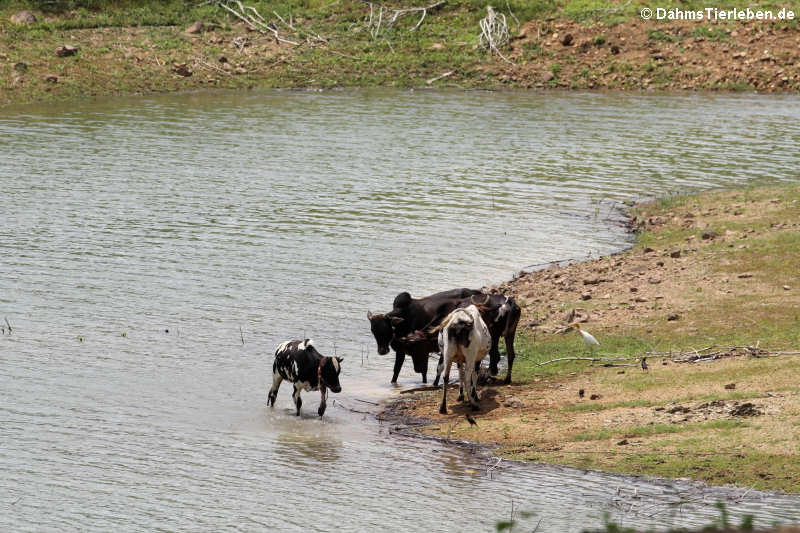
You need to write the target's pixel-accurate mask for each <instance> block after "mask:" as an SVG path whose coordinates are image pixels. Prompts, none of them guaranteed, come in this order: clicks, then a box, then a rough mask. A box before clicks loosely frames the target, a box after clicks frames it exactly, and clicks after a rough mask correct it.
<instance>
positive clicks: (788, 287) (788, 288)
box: [783, 285, 792, 291]
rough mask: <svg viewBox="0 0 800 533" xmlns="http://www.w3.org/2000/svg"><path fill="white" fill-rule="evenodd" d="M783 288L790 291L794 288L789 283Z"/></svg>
mask: <svg viewBox="0 0 800 533" xmlns="http://www.w3.org/2000/svg"><path fill="white" fill-rule="evenodd" d="M783 290H785V291H790V290H792V288H791V287H790V286H788V285H784V286H783Z"/></svg>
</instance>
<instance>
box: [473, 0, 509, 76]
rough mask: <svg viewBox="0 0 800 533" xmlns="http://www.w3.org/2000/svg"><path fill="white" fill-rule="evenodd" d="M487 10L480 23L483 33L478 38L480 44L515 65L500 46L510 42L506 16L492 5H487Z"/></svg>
mask: <svg viewBox="0 0 800 533" xmlns="http://www.w3.org/2000/svg"><path fill="white" fill-rule="evenodd" d="M486 11H487V15H486V17H485V18H483V19H481V21H480V23H479V24H480V27H481V35H480V37H479V38H478V44H479V45H480V46H481V47H482V48H486V49H487V50H489V52H494V53H495V54H497V55H498V56H500V58H501V59H502V60H503V61H505V62H506V63H509V64H511V65H513V64H514V63H513V62H512V61H511V60H510V59H508V58H507V57H506V56H504V55H503V53H502V52H501V51H500V47H501V46H505V45H506V44H508V41H509V40H510V35H509V33H508V23H507V22H506V16H505V15H503V14H502V13H498V12H497V11H495V10H494V8H493V7H492V6H486Z"/></svg>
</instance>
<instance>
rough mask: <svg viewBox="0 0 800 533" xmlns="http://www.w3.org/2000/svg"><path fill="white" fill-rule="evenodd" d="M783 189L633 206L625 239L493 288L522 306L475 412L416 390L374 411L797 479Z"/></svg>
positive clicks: (423, 431)
mask: <svg viewBox="0 0 800 533" xmlns="http://www.w3.org/2000/svg"><path fill="white" fill-rule="evenodd" d="M798 199H800V188H798V187H796V186H790V187H779V188H762V189H747V190H744V191H724V192H716V193H708V194H703V195H695V196H685V197H676V198H671V199H665V200H661V201H657V202H653V203H651V204H647V205H639V206H636V207H634V208H633V209H632V211H631V214H630V215H631V221H632V223H633V225H634V227H635V228H636V231H637V243H636V244H635V245H634V246H633V248H631V249H630V250H628V251H626V252H624V253H622V254H619V255H616V256H612V257H604V258H600V259H596V260H592V261H587V262H583V263H577V264H571V265H567V266H552V267H550V268H545V269H542V270H538V271H535V272H527V273H522V274H521V275H520V276H519V277H518V278H517V279H515V280H512V281H509V282H506V283H503V284H501V285H499V286H498V289H499V290H502V291H504V292H506V293H507V294H511V295H513V296H514V297H515V298H516V299H517V300H518V302H519V303H520V305H521V306H522V307H523V318H522V320H521V324H522V328H521V335H520V337H521V338H520V339H519V340H518V343H517V353H518V357H517V362H516V363H515V372H514V381H513V384H512V385H511V386H502V385H496V386H495V385H492V386H488V387H484V388H483V391H482V400H481V412H479V413H477V414H476V415H475V419H476V420H477V423H478V424H477V426H471V425H470V424H469V423H468V422H467V421H466V419H465V416H464V415H465V412H464V411H463V408H462V407H461V406H453V408H452V410H451V414H450V415H445V416H442V415H440V414H439V413H438V401H439V399H440V396H441V393H440V392H439V391H431V390H427V391H421V392H416V393H412V394H402V395H401V397H399V398H397V399H395V400H393V401H392V402H390V403H389V404H388V405H387V407H386V410H385V411H384V413H383V414H382V415H381V416H382V417H384V418H386V419H387V420H389V421H390V422H391V423H393V424H396V425H397V426H398V427H397V431H402V432H403V433H404V434H417V435H425V436H426V437H428V438H430V437H434V438H437V439H441V440H442V441H443V442H453V443H457V444H460V445H466V446H475V448H474V449H475V450H478V451H481V452H486V453H492V454H495V455H498V456H500V457H504V458H508V459H517V460H523V461H533V462H544V463H550V464H561V465H567V466H574V467H578V468H587V469H596V470H602V471H608V472H618V473H625V474H634V475H647V476H658V477H668V478H669V477H675V478H678V477H687V478H690V479H693V480H698V481H704V482H707V483H711V484H717V485H738V486H746V487H751V486H753V487H756V488H759V489H762V490H777V491H783V492H790V493H794V492H800V484H798V481H797V479H798V474H799V472H798V471H797V469H798V464H800V457H798V449H797V447H796V445H794V444H793V443H794V442H796V440H795V439H796V437H797V436H798V426H799V425H800V389H799V388H798V387H797V385H796V383H797V379H798V377H799V376H800V358H798V357H797V355H799V354H800V352H798V350H799V348H798V346H800V339H799V338H798V335H800V333H798V330H797V328H796V309H798V308H800V297H798V292H800V291H799V290H798V289H800V286H798V281H800V280H798V278H797V274H796V272H795V271H794V270H793V269H792V268H791V267H790V266H789V265H792V264H796V262H797V260H798V259H800V246H798V244H799V243H800V225H798V223H797V220H798V219H800V217H798V214H800V205H798ZM569 320H578V321H580V322H581V323H582V325H583V327H584V329H586V330H588V331H591V333H592V334H593V335H595V336H596V337H597V338H598V339H599V340H600V343H601V346H600V347H599V349H598V350H597V351H595V352H587V350H586V348H585V347H584V346H583V344H582V343H581V342H580V339H579V338H578V337H577V335H576V334H575V333H574V332H570V331H565V329H566V328H565V325H566V323H567V322H568V321H569ZM642 357H646V361H647V362H648V363H649V364H648V369H647V370H646V371H645V370H643V369H642V368H641V358H642ZM560 358H567V359H572V360H566V361H557V362H550V361H553V360H554V359H560ZM582 359H595V360H593V361H586V360H582ZM579 392H584V394H579ZM465 442H467V443H474V444H464V443H465Z"/></svg>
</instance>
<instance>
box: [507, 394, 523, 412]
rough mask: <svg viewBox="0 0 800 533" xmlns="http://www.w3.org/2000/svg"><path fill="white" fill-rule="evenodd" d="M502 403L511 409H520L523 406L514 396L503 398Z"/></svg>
mask: <svg viewBox="0 0 800 533" xmlns="http://www.w3.org/2000/svg"><path fill="white" fill-rule="evenodd" d="M503 405H504V406H506V407H511V408H513V409H520V408H522V407H523V404H522V402H521V401H520V400H519V398H517V397H516V396H509V397H507V398H506V399H505V400H503Z"/></svg>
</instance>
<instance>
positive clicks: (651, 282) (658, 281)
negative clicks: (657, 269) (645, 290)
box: [647, 278, 661, 285]
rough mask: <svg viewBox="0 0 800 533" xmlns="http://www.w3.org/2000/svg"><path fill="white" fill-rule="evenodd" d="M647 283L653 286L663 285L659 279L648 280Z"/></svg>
mask: <svg viewBox="0 0 800 533" xmlns="http://www.w3.org/2000/svg"><path fill="white" fill-rule="evenodd" d="M647 283H649V284H651V285H658V284H659V283H661V280H660V279H658V278H648V279H647Z"/></svg>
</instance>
